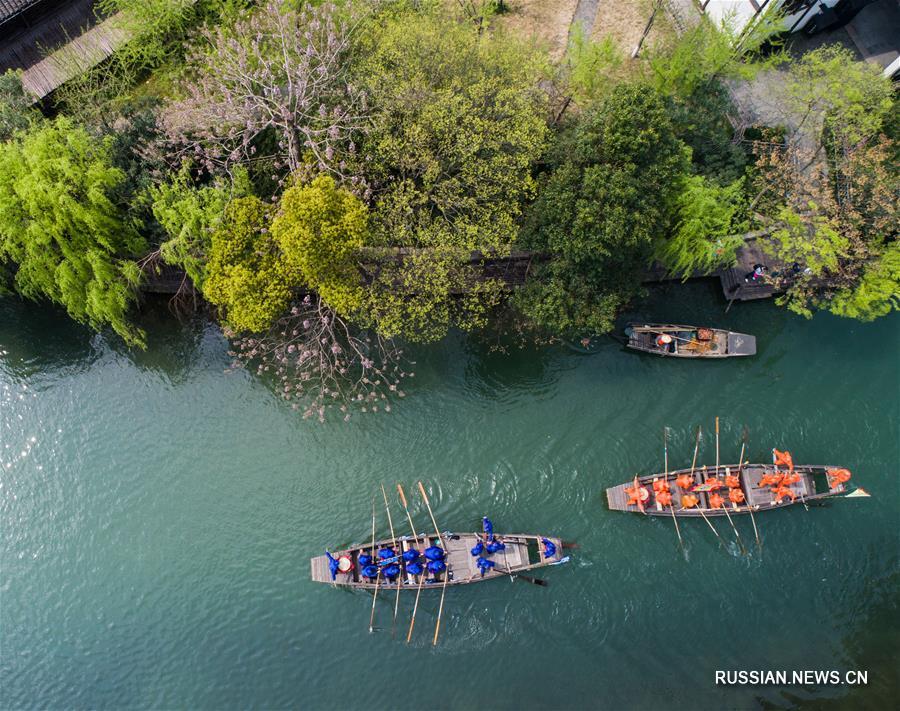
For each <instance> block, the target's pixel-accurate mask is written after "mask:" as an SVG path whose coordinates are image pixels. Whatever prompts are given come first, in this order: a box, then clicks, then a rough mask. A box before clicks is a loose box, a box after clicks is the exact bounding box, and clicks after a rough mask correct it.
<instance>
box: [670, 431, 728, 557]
mask: <svg viewBox="0 0 900 711" xmlns="http://www.w3.org/2000/svg"><path fill="white" fill-rule="evenodd" d="M700 432H701V428H700V425H697V438H696V440H695V441H694V458H693V459H692V460H691V481H693V480H694V468H695V467H696V466H697V452H698V451H699V450H700ZM683 510H684V509H683V508H682V511H683ZM697 511H699V512H700V516H701V517H702V518H703V520H704V521H706V525H707V526H709V530H710V531H712V532H713V533H715V534H716V538H718V539H719V543H721V544H722V545H725V544H724V542H723V541H722V536H720V535H719V532H718V531H717V530H716V527H715V526H713V525H712V521H710V520H709V519H708V518H706V514H705V513H703V509H702V508H700V506H697ZM672 513H673V514H674V513H675V509H674V506H673V509H672Z"/></svg>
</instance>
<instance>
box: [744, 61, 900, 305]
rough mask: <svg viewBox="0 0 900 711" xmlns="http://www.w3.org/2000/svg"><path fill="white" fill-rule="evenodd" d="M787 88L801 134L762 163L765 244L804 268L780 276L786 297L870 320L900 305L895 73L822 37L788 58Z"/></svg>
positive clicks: (759, 203)
mask: <svg viewBox="0 0 900 711" xmlns="http://www.w3.org/2000/svg"><path fill="white" fill-rule="evenodd" d="M784 91H785V96H786V101H787V102H788V105H789V106H790V108H791V109H792V111H793V112H794V113H795V114H796V115H797V116H798V117H799V119H798V121H797V123H798V126H799V129H800V131H798V133H799V136H797V137H795V138H794V139H793V140H789V141H788V143H787V146H786V147H785V148H784V149H783V150H780V151H776V152H771V153H767V154H764V155H762V156H760V159H759V161H758V163H757V175H758V180H757V185H756V189H757V191H758V192H757V197H756V199H755V201H754V202H755V203H756V204H755V212H756V214H757V215H758V216H760V219H761V221H762V222H763V224H764V225H765V226H766V227H768V228H769V229H770V230H771V236H770V237H769V239H767V240H765V241H764V242H763V243H762V245H763V248H764V249H765V250H766V251H767V252H768V253H769V254H771V255H772V256H773V257H775V258H776V259H777V260H779V261H781V262H783V263H785V264H797V265H799V266H800V267H801V268H802V269H801V271H800V273H798V274H793V273H792V272H787V273H786V274H784V275H782V276H780V277H779V279H778V282H779V286H780V287H781V288H782V289H783V290H784V292H785V293H784V295H783V296H781V297H780V299H779V301H780V303H782V304H784V305H786V306H787V307H788V308H790V309H791V310H793V311H796V312H797V313H800V314H803V315H805V316H811V315H812V313H813V311H814V310H815V309H828V310H831V311H833V312H835V313H839V314H840V315H843V316H852V317H854V318H860V319H863V320H868V319H871V318H874V317H876V316H878V315H881V314H883V313H885V312H886V311H888V310H890V309H891V308H892V305H893V304H896V293H897V291H898V287H897V285H896V283H895V284H894V285H893V286H891V280H892V278H894V277H895V276H896V270H895V269H894V268H893V266H892V265H893V264H894V261H895V260H896V256H895V255H894V252H893V247H892V245H893V243H894V242H895V241H896V240H897V238H898V236H900V228H898V224H900V220H898V212H897V204H898V201H897V196H898V194H900V173H898V170H897V146H896V144H895V143H894V142H893V141H891V140H890V138H889V137H888V136H887V135H885V133H890V132H892V131H894V130H895V123H894V122H895V119H893V118H892V116H891V114H892V113H896V109H895V102H894V99H893V89H892V86H891V84H890V81H889V80H888V79H886V78H885V77H882V76H881V74H880V72H878V70H877V69H876V68H873V67H871V66H870V65H869V64H868V63H866V62H860V61H856V59H855V58H854V57H853V55H852V53H850V52H848V51H847V50H844V49H842V48H839V47H835V46H825V47H821V48H819V49H817V50H815V51H813V52H809V53H807V54H806V55H804V56H803V57H802V58H801V59H800V60H799V61H798V62H797V63H795V64H794V65H792V66H791V68H790V71H789V72H788V73H787V78H786V81H785V89H784Z"/></svg>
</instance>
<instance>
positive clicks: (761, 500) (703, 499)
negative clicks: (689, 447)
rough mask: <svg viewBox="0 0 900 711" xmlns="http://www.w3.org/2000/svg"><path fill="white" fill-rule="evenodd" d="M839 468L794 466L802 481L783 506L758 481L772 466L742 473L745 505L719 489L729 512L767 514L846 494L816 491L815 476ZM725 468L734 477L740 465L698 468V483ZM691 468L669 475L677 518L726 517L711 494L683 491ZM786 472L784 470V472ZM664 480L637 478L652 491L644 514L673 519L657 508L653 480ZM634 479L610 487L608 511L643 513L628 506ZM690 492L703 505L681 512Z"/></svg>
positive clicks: (750, 468)
mask: <svg viewBox="0 0 900 711" xmlns="http://www.w3.org/2000/svg"><path fill="white" fill-rule="evenodd" d="M839 468H840V467H835V466H823V465H804V466H797V467H794V471H795V472H796V473H798V474H800V481H798V482H796V483H795V484H791V485H790V486H789V487H788V488H789V489H790V490H791V491H793V492H794V493H795V494H796V495H797V498H796V499H795V500H794V501H791V500H790V499H789V498H787V499H782V501H781V503H775V500H774V499H775V497H774V495H773V493H772V490H771V489H770V488H769V487H767V486H766V487H760V486H759V482H760V480H761V479H762V477H763V474H765V473H774V471H775V469H774V467H773V466H772V465H771V464H748V465H747V466H745V467H744V468H743V470H742V471H741V474H740V481H741V489H742V491H743V492H744V496H745V497H746V502H745V503H744V504H741V505H739V506H735V505H734V504H731V502H729V501H728V500H727V497H728V494H727V491H726V489H725V488H724V487H723V488H722V489H721V490H720V493H721V494H722V496H723V497H724V498H725V499H726V505H728V507H729V509H728V511H729V513H733V514H745V513H748V512H749V511H750V507H751V506H752V507H753V511H765V510H768V509H771V508H782V507H784V506H790V505H791V504H794V503H796V504H799V503H801V502H802V501H812V500H814V499H822V498H826V497H828V496H835V495H839V494H843V493H844V492H845V491H846V489H845V487H844V485H839V486H837V487H835V488H833V489H828V490H826V491H822V492H817V491H816V486H815V481H814V477H815V476H816V475H823V476H824V475H825V472H826V470H828V469H839ZM726 469H728V470H730V472H731V473H732V474H737V472H738V465H737V464H728V465H726V464H723V465H721V466H720V467H719V469H718V470H716V468H715V467H707V468H705V469H703V468H701V469H697V470H695V472H694V481H695V482H696V483H697V484H702V483H703V481H704V480H706V479H708V478H709V477H712V476H713V475H715V474H716V473H717V472H718V473H717V475H718V477H719V478H720V479H722V478H723V477H724V476H725V473H726ZM689 473H690V469H679V470H675V471H672V472H669V477H668V481H669V487H670V492H671V494H672V500H673V502H674V503H675V515H676V516H683V517H697V518H699V517H700V510H701V509H702V511H703V513H704V514H705V515H706V516H724V515H725V511H724V509H722V508H718V509H714V508H710V507H709V498H708V497H709V495H708V494H707V493H706V492H702V491H692V492H686V491H684V490H683V489H681V488H680V487H679V486H678V485H677V484H676V483H675V479H676V477H678V476H679V475H680V474H689ZM782 473H783V470H782ZM661 478H663V475H662V474H651V475H649V476H642V477H638V482H639V483H640V484H641V486H646V487H647V488H648V489H649V490H650V498H649V499H648V501H647V503H646V504H644V511H645V513H646V514H647V515H650V516H671V515H672V512H671V509H670V508H669V507H668V506H665V507H658V506H656V499H655V495H654V493H653V488H652V485H653V481H654V479H661ZM633 483H634V481H633V479H632V480H631V481H627V482H625V483H624V484H619V485H618V486H613V487H610V488H609V489H607V490H606V500H607V503H608V504H609V508H610V509H611V510H613V511H628V512H634V513H640V509H639V508H638V507H637V506H636V505H633V504H632V505H629V504H628V494H627V493H626V492H625V489H626V488H630V487H631V486H633ZM687 493H691V494H693V495H694V496H697V497H698V498H699V499H700V503H699V505H698V507H694V508H689V509H682V508H680V503H681V497H682V496H683V495H685V494H687Z"/></svg>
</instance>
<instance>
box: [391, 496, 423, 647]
mask: <svg viewBox="0 0 900 711" xmlns="http://www.w3.org/2000/svg"><path fill="white" fill-rule="evenodd" d="M397 491H398V492H399V493H400V501H401V502H403V509H404V510H405V511H406V516H407V518H409V527H410V528H411V529H412V532H413V536H414V537H415V539H416V543H417V544H418V542H419V535H418V534H417V533H416V529H415V526H413V521H412V516H410V514H409V507H408V506H407V505H406V494H404V493H403V487H402V486H400V485H399V484H397ZM424 583H425V571H422V574H421V575H420V576H419V587H418V588H416V602H415V604H414V605H413V611H412V617H411V618H410V619H409V631H408V632H407V633H406V643H407V644H409V640H411V639H412V633H413V627H415V624H416V611H417V610H418V609H419V595H421V594H422V585H423V584H424Z"/></svg>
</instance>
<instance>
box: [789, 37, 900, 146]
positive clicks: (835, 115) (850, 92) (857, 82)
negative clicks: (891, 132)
mask: <svg viewBox="0 0 900 711" xmlns="http://www.w3.org/2000/svg"><path fill="white" fill-rule="evenodd" d="M785 79H786V81H785V86H784V93H785V100H786V102H787V103H788V105H789V106H790V107H791V108H792V109H793V110H794V112H795V113H796V114H797V115H798V116H800V117H801V119H800V120H801V123H802V122H804V121H807V120H815V119H818V120H820V121H821V122H822V124H823V129H824V130H823V134H822V135H823V137H824V136H831V137H833V139H834V140H836V141H837V142H839V143H846V144H853V143H856V142H858V141H860V140H863V139H865V138H867V137H869V136H874V135H876V134H878V133H880V132H881V131H882V128H883V126H884V124H885V121H886V120H887V117H888V115H889V114H890V113H891V110H892V108H893V106H894V101H893V86H892V84H891V80H890V79H888V78H887V77H884V76H882V74H881V71H880V70H879V68H878V67H877V66H875V65H873V64H871V63H869V62H862V61H858V60H857V59H856V57H855V56H854V55H853V53H852V52H851V51H850V50H849V49H846V48H844V47H841V46H840V45H836V44H835V45H824V46H822V47H819V48H818V49H815V50H813V51H811V52H807V53H806V54H804V55H803V56H802V57H801V58H800V59H799V60H798V61H796V62H794V63H792V64H791V66H790V70H789V71H788V72H787V73H786V75H785Z"/></svg>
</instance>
